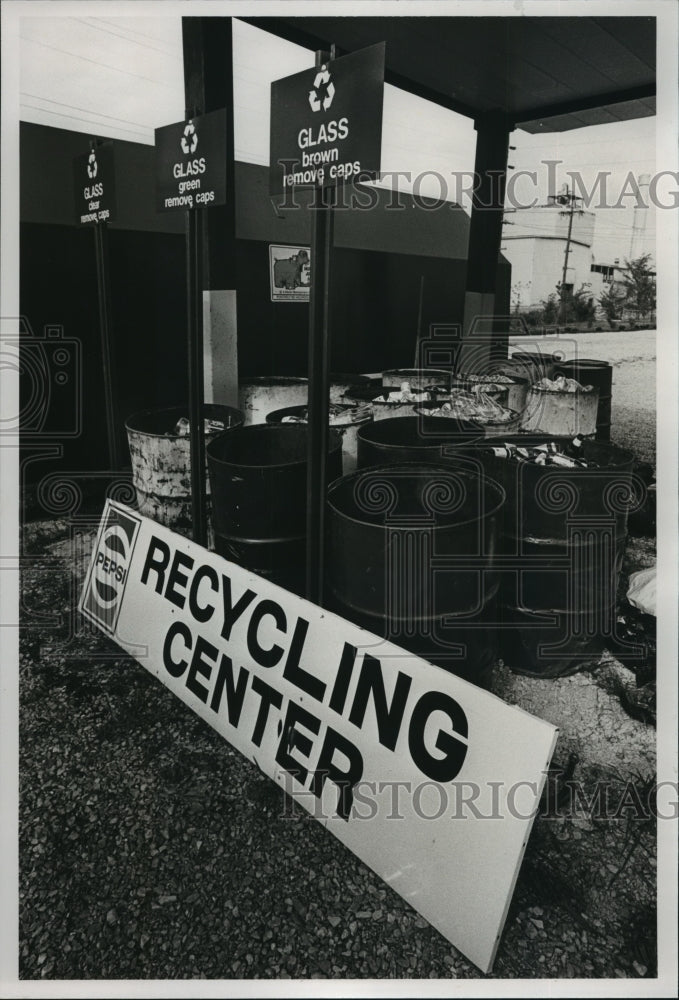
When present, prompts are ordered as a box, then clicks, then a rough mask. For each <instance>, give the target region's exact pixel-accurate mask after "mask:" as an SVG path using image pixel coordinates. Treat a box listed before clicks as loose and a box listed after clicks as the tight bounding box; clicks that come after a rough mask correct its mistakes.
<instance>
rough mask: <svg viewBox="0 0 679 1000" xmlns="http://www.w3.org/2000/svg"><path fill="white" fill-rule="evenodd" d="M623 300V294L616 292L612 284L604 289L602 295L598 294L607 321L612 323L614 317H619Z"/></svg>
mask: <svg viewBox="0 0 679 1000" xmlns="http://www.w3.org/2000/svg"><path fill="white" fill-rule="evenodd" d="M624 302H625V296H624V295H622V296H621V295H620V294H616V291H615V287H614V286H613V284H611V286H610V288H607V289H606V291H605V292H604V293H603V295H601V296H599V305H600V306H601V308H602V309H603V311H604V313H605V314H606V319H607V320H608V322H609V323H613V322H614V321H615V320H616V319H620V318H621V316H622V307H623V305H624Z"/></svg>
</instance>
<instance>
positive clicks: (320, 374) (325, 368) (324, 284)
mask: <svg viewBox="0 0 679 1000" xmlns="http://www.w3.org/2000/svg"><path fill="white" fill-rule="evenodd" d="M327 59H328V56H327V54H326V53H323V52H317V53H316V65H317V66H320V65H321V64H322V63H324V62H326V61H327ZM318 193H319V194H320V195H321V202H322V204H320V205H318V206H317V207H315V208H312V209H311V211H312V223H311V288H310V291H309V413H308V428H309V436H308V442H307V519H306V528H307V533H306V535H307V554H306V596H307V598H308V599H309V600H310V601H313V602H314V603H315V604H322V603H323V579H324V548H325V545H324V542H325V503H326V492H327V486H328V468H327V457H328V438H329V426H328V424H329V395H330V374H329V369H330V365H329V360H330V324H329V305H330V254H331V250H332V242H333V222H334V217H333V213H332V208H331V207H329V206H328V205H327V204H325V203H324V198H323V192H322V191H320V192H318Z"/></svg>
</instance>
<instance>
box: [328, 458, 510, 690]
mask: <svg viewBox="0 0 679 1000" xmlns="http://www.w3.org/2000/svg"><path fill="white" fill-rule="evenodd" d="M503 501H504V491H503V490H502V488H501V487H500V486H499V485H498V484H496V483H494V482H492V481H491V480H490V478H489V477H487V476H480V475H474V474H472V473H470V472H467V471H463V470H461V469H457V468H454V467H451V466H440V465H429V464H419V463H415V464H407V465H398V466H378V467H374V468H370V469H362V470H359V471H358V472H355V473H353V475H351V476H344V477H343V478H342V479H339V480H337V481H336V482H335V483H333V484H332V486H331V487H330V489H329V490H328V536H327V537H328V545H327V550H326V567H327V581H328V593H327V599H328V602H329V607H330V608H331V609H332V610H334V611H336V612H337V613H339V614H341V615H343V616H344V617H346V618H348V619H349V620H350V621H353V622H355V623H356V624H358V625H360V626H362V627H363V628H366V629H368V630H369V631H370V632H372V633H374V634H375V635H377V636H380V637H383V638H387V639H389V640H391V641H393V642H395V643H397V644H398V645H401V646H403V647H404V648H405V649H407V650H409V651H411V652H413V653H415V654H416V655H418V656H421V657H423V658H424V659H426V660H429V661H431V662H432V663H435V664H437V665H438V666H441V667H443V668H444V669H446V670H449V671H451V672H452V673H455V674H458V675H459V676H462V677H465V678H466V679H468V680H471V681H473V682H474V683H476V684H480V685H482V686H486V685H487V683H488V679H489V675H490V671H491V668H492V665H493V662H494V659H495V653H496V649H495V635H494V629H493V617H494V614H495V597H496V592H497V577H496V574H495V572H494V571H495V566H494V553H495V547H496V535H497V518H498V514H499V511H500V509H501V507H502V503H503Z"/></svg>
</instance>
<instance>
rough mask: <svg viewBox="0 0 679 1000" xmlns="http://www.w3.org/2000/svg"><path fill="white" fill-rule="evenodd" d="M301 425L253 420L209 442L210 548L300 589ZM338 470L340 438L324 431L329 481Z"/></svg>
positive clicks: (304, 460) (304, 488) (304, 440)
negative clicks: (212, 527) (212, 541)
mask: <svg viewBox="0 0 679 1000" xmlns="http://www.w3.org/2000/svg"><path fill="white" fill-rule="evenodd" d="M307 435H308V427H307V426H306V425H304V424H279V425H276V424H255V425H252V426H251V427H240V428H238V429H237V430H235V431H233V432H232V433H229V434H222V435H220V436H219V437H216V438H215V439H214V440H213V441H211V442H210V443H209V445H208V447H207V460H208V467H209V469H210V481H211V484H212V500H213V514H214V523H215V548H216V550H217V552H218V553H219V554H220V555H222V556H224V557H225V558H226V559H230V560H231V561H232V562H235V563H238V565H239V566H244V567H245V568H246V569H249V570H252V571H253V572H254V573H259V574H260V575H261V576H264V577H266V578H267V579H269V580H272V581H273V582H274V583H277V584H279V585H280V586H282V587H286V588H287V589H288V590H292V591H294V592H295V593H297V594H302V593H303V592H304V582H305V553H306V509H307ZM341 474H342V438H341V436H340V435H339V434H338V433H337V431H335V430H333V429H332V428H331V429H330V434H329V443H328V480H329V481H330V482H331V481H332V480H334V479H336V478H337V477H338V476H340V475H341Z"/></svg>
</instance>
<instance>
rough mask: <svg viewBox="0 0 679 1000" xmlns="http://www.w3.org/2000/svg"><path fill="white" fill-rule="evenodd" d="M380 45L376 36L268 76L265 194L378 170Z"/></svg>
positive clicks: (336, 181)
mask: <svg viewBox="0 0 679 1000" xmlns="http://www.w3.org/2000/svg"><path fill="white" fill-rule="evenodd" d="M384 51H385V44H384V42H380V44H379V45H372V46H370V48H367V49H361V50H360V51H359V52H353V53H352V54H351V55H348V56H342V57H341V58H340V59H334V60H329V61H328V62H326V63H322V64H321V65H320V66H316V67H314V68H313V69H307V70H303V72H301V73H296V74H295V75H294V76H287V77H285V79H283V80H276V81H275V82H274V83H272V84H271V145H270V161H269V162H270V192H271V194H280V193H281V192H284V191H285V190H286V189H288V190H289V189H290V188H295V187H297V188H314V187H323V188H324V187H335V186H337V185H339V184H343V183H344V182H345V181H355V180H357V179H359V178H360V179H363V180H367V179H368V178H370V177H375V176H376V175H377V174H378V173H379V170H380V157H381V150H382V105H383V99H384Z"/></svg>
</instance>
